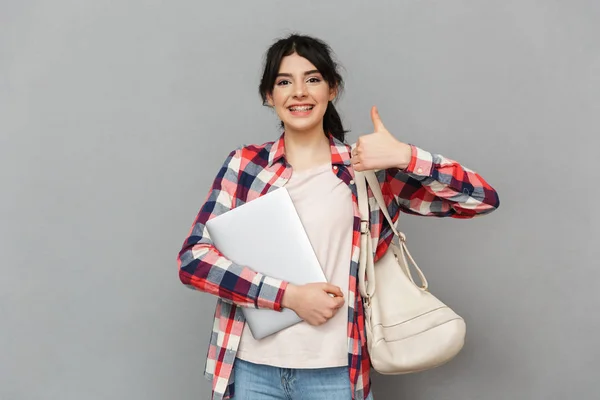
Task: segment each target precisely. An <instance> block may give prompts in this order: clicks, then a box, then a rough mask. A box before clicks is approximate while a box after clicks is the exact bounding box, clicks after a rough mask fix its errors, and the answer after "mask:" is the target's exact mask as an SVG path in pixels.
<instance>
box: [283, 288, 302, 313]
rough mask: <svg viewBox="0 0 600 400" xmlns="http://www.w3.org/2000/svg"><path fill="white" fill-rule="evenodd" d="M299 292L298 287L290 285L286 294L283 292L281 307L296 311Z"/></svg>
mask: <svg viewBox="0 0 600 400" xmlns="http://www.w3.org/2000/svg"><path fill="white" fill-rule="evenodd" d="M297 292H298V286H296V285H292V284H291V283H288V284H287V286H286V288H285V292H283V298H282V299H281V305H282V307H283V308H289V309H290V310H293V309H294V304H295V301H294V300H295V298H296V293H297Z"/></svg>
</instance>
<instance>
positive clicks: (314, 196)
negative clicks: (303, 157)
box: [237, 164, 354, 368]
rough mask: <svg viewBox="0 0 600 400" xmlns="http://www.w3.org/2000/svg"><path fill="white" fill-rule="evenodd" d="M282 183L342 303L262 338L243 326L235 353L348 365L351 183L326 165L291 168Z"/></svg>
mask: <svg viewBox="0 0 600 400" xmlns="http://www.w3.org/2000/svg"><path fill="white" fill-rule="evenodd" d="M285 187H286V188H287V190H288V192H289V193H290V196H291V198H292V200H293V202H294V206H295V207H296V210H297V211H298V215H299V216H300V220H301V221H302V224H303V225H304V229H305V230H306V233H307V235H308V238H309V239H310V242H311V244H312V246H313V248H314V250H315V253H316V255H317V259H318V260H319V263H320V264H321V266H322V267H323V271H324V272H325V276H326V278H327V281H328V282H329V283H331V284H333V285H336V286H339V287H340V289H341V290H342V292H343V293H344V299H345V300H346V304H345V305H344V306H343V307H341V308H340V309H339V310H338V312H337V313H336V315H335V316H334V317H333V318H331V319H330V320H329V321H327V322H326V323H324V324H323V325H320V326H311V325H309V324H308V323H306V322H300V323H298V324H296V325H294V326H291V327H289V328H287V329H284V330H282V331H280V332H277V333H275V334H273V335H271V336H268V337H266V338H264V339H261V340H255V339H254V338H253V337H252V333H251V332H250V330H249V329H248V326H247V325H246V326H245V327H244V331H243V333H242V338H241V341H240V346H239V349H238V352H237V356H238V357H239V358H241V359H243V360H246V361H249V362H253V363H257V364H267V365H272V366H276V367H281V368H326V367H339V366H345V365H348V303H347V301H348V279H349V275H350V270H349V269H350V258H351V252H352V224H353V219H354V213H353V205H352V194H351V191H350V188H348V186H347V185H346V184H345V183H344V182H343V181H342V180H341V179H339V178H338V177H337V176H336V175H335V174H334V172H333V171H332V167H331V164H324V165H321V166H318V167H314V168H311V169H308V170H304V171H299V172H294V173H293V174H292V177H291V178H290V180H289V181H288V182H287V184H286V186H285ZM274 234H276V233H274Z"/></svg>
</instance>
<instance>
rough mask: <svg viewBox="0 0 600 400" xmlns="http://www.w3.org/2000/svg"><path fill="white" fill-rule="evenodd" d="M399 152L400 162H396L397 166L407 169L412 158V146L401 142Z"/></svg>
mask: <svg viewBox="0 0 600 400" xmlns="http://www.w3.org/2000/svg"><path fill="white" fill-rule="evenodd" d="M398 154H399V156H398V160H399V162H398V164H396V167H397V168H399V169H401V170H405V169H406V168H408V166H409V165H410V162H411V160H412V146H411V145H409V144H406V143H400V146H399V149H398Z"/></svg>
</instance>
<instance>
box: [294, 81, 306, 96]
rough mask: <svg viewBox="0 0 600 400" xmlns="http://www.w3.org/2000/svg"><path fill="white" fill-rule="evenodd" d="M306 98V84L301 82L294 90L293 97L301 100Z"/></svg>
mask: <svg viewBox="0 0 600 400" xmlns="http://www.w3.org/2000/svg"><path fill="white" fill-rule="evenodd" d="M306 96H307V91H306V83H305V82H303V81H301V82H300V83H298V84H297V85H296V87H295V88H294V97H296V98H299V99H301V98H304V97H306Z"/></svg>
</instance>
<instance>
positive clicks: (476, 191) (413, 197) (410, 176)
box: [377, 145, 500, 221]
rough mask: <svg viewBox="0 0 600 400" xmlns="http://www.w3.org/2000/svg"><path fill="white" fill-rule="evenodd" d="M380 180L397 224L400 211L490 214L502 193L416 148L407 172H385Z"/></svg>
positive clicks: (459, 167) (439, 214) (442, 214)
mask: <svg viewBox="0 0 600 400" xmlns="http://www.w3.org/2000/svg"><path fill="white" fill-rule="evenodd" d="M377 177H378V180H379V181H380V184H381V189H382V193H383V195H384V198H385V200H386V203H387V204H389V206H388V211H389V213H390V215H391V216H392V217H393V219H394V221H395V220H396V219H397V218H398V215H399V211H400V210H402V211H404V212H406V213H408V214H414V215H423V216H434V217H453V218H464V219H466V218H473V217H476V216H481V215H484V214H488V213H490V212H492V211H494V210H496V209H497V208H498V207H499V205H500V200H499V198H498V193H497V192H496V191H495V190H494V188H492V187H491V186H490V185H489V184H488V183H487V182H486V181H485V180H484V179H483V178H482V177H481V176H480V175H479V174H478V173H476V172H474V171H472V170H470V169H468V168H466V167H464V166H462V165H461V164H459V163H458V162H456V161H454V160H451V159H448V158H446V157H444V156H442V155H440V154H433V153H429V152H427V151H425V150H423V149H420V148H418V147H416V146H413V145H411V161H410V163H409V165H408V166H407V167H406V168H405V169H404V170H402V169H399V168H390V169H386V170H381V171H378V172H377Z"/></svg>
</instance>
